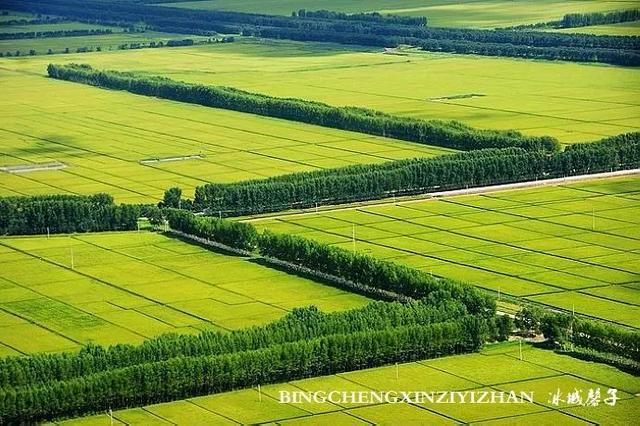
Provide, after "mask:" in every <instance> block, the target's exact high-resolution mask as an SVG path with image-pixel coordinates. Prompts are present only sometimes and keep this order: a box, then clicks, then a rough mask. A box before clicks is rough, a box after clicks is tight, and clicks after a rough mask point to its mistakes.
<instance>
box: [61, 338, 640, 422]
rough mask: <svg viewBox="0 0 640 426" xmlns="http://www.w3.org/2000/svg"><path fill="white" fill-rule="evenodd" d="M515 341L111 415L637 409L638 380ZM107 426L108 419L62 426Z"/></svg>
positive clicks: (325, 416)
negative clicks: (573, 397)
mask: <svg viewBox="0 0 640 426" xmlns="http://www.w3.org/2000/svg"><path fill="white" fill-rule="evenodd" d="M522 354H523V357H522V358H523V359H522V360H520V353H519V349H518V344H517V343H515V342H512V343H506V344H499V345H493V346H488V347H487V348H486V349H485V350H484V351H483V352H481V353H480V354H472V355H462V356H452V357H446V358H440V359H434V360H427V361H420V362H414V363H408V364H400V365H398V367H395V366H388V367H381V368H375V369H369V370H362V371H354V372H348V373H341V374H337V375H334V376H326V377H318V378H312V379H305V380H299V381H295V382H290V383H283V384H277V385H268V386H262V387H261V393H258V391H257V389H255V388H254V389H247V390H240V391H236V392H229V393H222V394H217V395H210V396H203V397H197V398H190V399H187V400H183V401H175V402H170V403H165V404H157V405H150V406H146V407H141V408H135V409H129V410H122V411H117V412H114V413H113V416H114V423H115V422H117V423H118V424H168V423H178V424H184V423H189V424H194V425H199V424H202V425H204V424H237V423H241V424H257V423H269V424H302V425H307V424H308V425H312V424H335V425H349V424H354V425H358V424H381V425H396V424H399V422H401V424H407V425H413V424H415V425H418V424H460V423H473V424H489V425H498V424H525V423H526V424H538V425H569V424H571V425H573V424H576V425H579V424H585V425H586V424H594V423H602V424H620V425H622V424H628V420H629V419H630V418H631V417H632V416H633V415H634V413H636V412H637V411H638V410H639V409H640V399H639V398H638V397H637V396H634V395H635V394H637V393H638V392H640V380H638V378H637V377H634V376H631V375H629V374H626V373H622V372H620V371H618V370H616V369H614V368H612V367H609V366H605V365H601V364H594V363H589V362H585V361H579V360H577V359H574V358H570V357H567V356H562V355H557V354H555V353H553V352H551V351H547V350H542V349H536V348H533V347H531V346H528V345H524V346H523V351H522ZM595 388H600V389H601V392H602V398H605V397H606V391H607V390H608V389H609V388H615V389H618V394H617V395H618V397H619V398H620V400H618V401H617V402H616V405H615V406H613V407H611V406H608V405H606V404H604V403H602V402H601V403H600V404H599V405H598V406H597V407H584V406H578V405H574V404H566V403H559V404H558V405H557V406H556V405H554V404H553V403H550V394H552V393H555V392H557V390H560V391H561V392H562V394H563V397H562V398H563V399H566V397H565V395H566V394H567V393H568V392H573V391H574V390H576V389H577V390H583V391H584V394H583V398H586V393H587V392H588V389H595ZM281 390H282V391H301V390H302V391H331V390H337V391H371V390H375V391H392V390H395V391H439V390H449V391H467V390H476V391H492V390H493V391H506V392H509V391H512V390H513V391H516V392H520V391H524V392H534V403H533V404H531V403H524V404H431V403H426V404H404V403H403V404H376V403H373V404H361V405H360V404H343V405H338V404H332V403H330V402H326V403H304V404H283V403H279V401H278V398H279V392H280V391H281ZM61 424H65V425H89V424H92V425H93V424H105V425H106V424H110V418H109V417H108V416H107V415H104V414H103V415H98V416H93V417H86V418H81V419H75V420H70V421H67V422H61Z"/></svg>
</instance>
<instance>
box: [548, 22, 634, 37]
mask: <svg viewBox="0 0 640 426" xmlns="http://www.w3.org/2000/svg"><path fill="white" fill-rule="evenodd" d="M554 31H555V32H559V33H587V34H596V35H621V36H638V35H640V22H638V21H636V22H622V23H619V24H611V25H594V26H590V27H579V28H563V29H561V30H554Z"/></svg>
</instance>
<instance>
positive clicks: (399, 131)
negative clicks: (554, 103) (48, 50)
mask: <svg viewBox="0 0 640 426" xmlns="http://www.w3.org/2000/svg"><path fill="white" fill-rule="evenodd" d="M47 71H48V73H49V76H50V77H53V78H57V79H61V80H67V81H74V82H78V83H84V84H90V85H92V86H98V87H105V88H109V89H117V90H126V91H128V92H131V93H136V94H140V95H146V96H155V97H158V98H163V99H171V100H174V101H180V102H187V103H193V104H198V105H204V106H208V107H215V108H224V109H230V110H234V111H241V112H247V113H251V114H257V115H262V116H267V117H277V118H283V119H287V120H292V121H298V122H303V123H308V124H315V125H318V126H324V127H332V128H336V129H341V130H349V131H354V132H360V133H366V134H371V135H377V136H385V137H390V138H396V139H401V140H406V141H412V142H418V143H425V144H429V145H436V146H444V147H448V148H455V149H462V150H473V149H480V148H489V147H511V146H518V147H522V148H526V149H532V150H534V149H535V150H548V151H555V150H558V147H559V144H558V141H557V140H556V139H554V138H551V137H546V136H540V137H533V136H524V135H522V134H520V133H519V132H516V131H513V130H511V131H497V130H476V129H473V128H471V127H469V126H467V125H464V124H462V123H460V122H456V121H447V122H445V121H439V120H421V119H417V118H410V117H399V116H394V115H391V114H386V113H383V112H379V111H375V110H371V109H366V108H358V107H334V106H331V105H327V104H324V103H321V102H312V101H307V100H303V99H295V98H276V97H272V96H267V95H262V94H258V93H251V92H245V91H243V90H238V89H234V88H229V87H222V86H206V85H202V84H193V83H183V82H178V81H174V80H171V79H168V78H164V77H148V76H143V75H139V74H135V73H128V72H119V71H111V70H105V71H99V70H95V69H93V68H92V67H91V66H89V65H85V64H65V65H58V64H49V66H48V67H47Z"/></svg>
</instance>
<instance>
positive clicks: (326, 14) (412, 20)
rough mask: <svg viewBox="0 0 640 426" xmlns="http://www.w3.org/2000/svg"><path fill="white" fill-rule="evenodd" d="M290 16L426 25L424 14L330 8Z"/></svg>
mask: <svg viewBox="0 0 640 426" xmlns="http://www.w3.org/2000/svg"><path fill="white" fill-rule="evenodd" d="M291 16H293V17H294V18H295V17H298V18H320V19H340V20H344V21H363V22H384V23H391V24H402V25H416V26H422V27H424V26H426V25H427V18H426V17H425V16H402V15H390V14H387V15H382V14H380V13H378V12H368V13H348V14H347V13H343V12H333V11H330V10H315V11H312V10H305V9H300V10H298V11H295V10H294V11H293V12H291Z"/></svg>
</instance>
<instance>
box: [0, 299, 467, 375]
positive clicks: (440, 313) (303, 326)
mask: <svg viewBox="0 0 640 426" xmlns="http://www.w3.org/2000/svg"><path fill="white" fill-rule="evenodd" d="M464 315H467V310H466V309H465V307H464V305H462V304H461V303H460V302H459V301H456V300H447V301H444V302H442V303H439V304H435V303H431V302H428V301H426V300H423V301H416V302H411V303H408V304H400V303H387V302H373V303H371V304H369V305H367V306H365V307H363V308H361V309H355V310H351V311H345V312H335V313H323V312H321V311H319V310H318V309H317V308H315V307H313V306H311V307H307V308H296V309H294V310H293V311H292V312H291V313H289V314H288V315H286V316H285V317H283V318H282V319H280V320H278V321H275V322H273V323H270V324H268V325H265V326H260V327H251V328H247V329H243V330H238V331H232V332H220V331H204V332H202V333H200V334H198V335H179V334H166V335H162V336H159V337H156V338H154V339H149V340H147V341H145V342H144V343H142V344H141V345H128V344H119V345H115V346H111V347H106V348H105V347H102V346H96V345H89V346H87V347H86V348H83V349H82V350H80V351H79V352H74V353H69V352H65V353H55V354H36V355H32V356H30V357H9V358H3V359H0V387H8V386H24V385H29V384H31V385H32V384H38V383H40V384H41V383H46V382H50V381H56V380H68V379H72V378H75V377H80V376H86V375H89V374H95V373H98V372H101V371H105V370H110V369H116V368H123V367H127V366H131V365H136V364H142V363H147V362H157V361H164V360H168V359H171V358H176V357H182V356H188V357H195V356H203V355H221V354H228V353H234V352H242V351H248V350H256V349H260V348H264V347H268V346H271V345H279V344H283V343H288V342H295V341H299V340H308V339H314V338H318V337H322V336H327V335H331V334H348V333H355V332H361V331H371V330H384V329H387V328H395V327H404V326H409V325H426V324H432V323H437V322H443V321H449V320H452V319H456V318H460V317H462V316H464Z"/></svg>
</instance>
